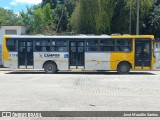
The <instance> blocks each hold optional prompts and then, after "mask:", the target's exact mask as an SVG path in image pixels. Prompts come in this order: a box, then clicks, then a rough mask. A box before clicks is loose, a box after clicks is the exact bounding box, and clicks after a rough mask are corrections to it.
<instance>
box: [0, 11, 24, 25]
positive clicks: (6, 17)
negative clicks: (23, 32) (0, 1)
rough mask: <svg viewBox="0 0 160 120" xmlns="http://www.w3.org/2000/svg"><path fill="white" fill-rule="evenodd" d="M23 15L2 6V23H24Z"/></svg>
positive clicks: (0, 20)
mask: <svg viewBox="0 0 160 120" xmlns="http://www.w3.org/2000/svg"><path fill="white" fill-rule="evenodd" d="M22 24H23V22H22V21H21V17H20V16H19V15H18V14H16V13H14V12H13V11H12V10H6V9H3V8H0V25H22Z"/></svg>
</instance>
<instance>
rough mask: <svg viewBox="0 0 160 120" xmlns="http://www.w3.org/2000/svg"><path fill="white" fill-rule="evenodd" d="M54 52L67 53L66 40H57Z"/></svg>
mask: <svg viewBox="0 0 160 120" xmlns="http://www.w3.org/2000/svg"><path fill="white" fill-rule="evenodd" d="M55 45H56V46H55V51H57V52H67V51H68V48H67V47H68V42H67V40H57V41H56V44H55Z"/></svg>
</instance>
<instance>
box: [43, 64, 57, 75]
mask: <svg viewBox="0 0 160 120" xmlns="http://www.w3.org/2000/svg"><path fill="white" fill-rule="evenodd" d="M44 71H45V72H46V73H47V74H54V73H56V72H57V65H56V64H55V63H53V62H48V63H46V64H45V65H44Z"/></svg>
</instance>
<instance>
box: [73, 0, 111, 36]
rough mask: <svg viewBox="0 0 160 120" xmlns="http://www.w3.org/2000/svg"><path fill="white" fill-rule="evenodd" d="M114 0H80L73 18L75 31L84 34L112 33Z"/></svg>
mask: <svg viewBox="0 0 160 120" xmlns="http://www.w3.org/2000/svg"><path fill="white" fill-rule="evenodd" d="M113 5H114V1H113V0H107V1H106V0H87V1H86V0H79V1H78V2H77V7H76V8H75V10H74V12H73V14H72V16H71V19H70V26H71V29H72V30H73V31H77V32H78V33H82V34H102V33H110V24H111V18H112V15H113Z"/></svg>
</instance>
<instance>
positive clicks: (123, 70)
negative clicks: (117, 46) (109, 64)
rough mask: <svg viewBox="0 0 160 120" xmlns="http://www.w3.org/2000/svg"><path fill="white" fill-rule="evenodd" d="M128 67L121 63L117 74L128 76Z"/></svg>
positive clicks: (125, 63) (126, 64)
mask: <svg viewBox="0 0 160 120" xmlns="http://www.w3.org/2000/svg"><path fill="white" fill-rule="evenodd" d="M130 69H131V67H130V65H129V64H128V63H127V62H122V63H120V64H119V65H118V73H119V74H128V73H129V72H130Z"/></svg>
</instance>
